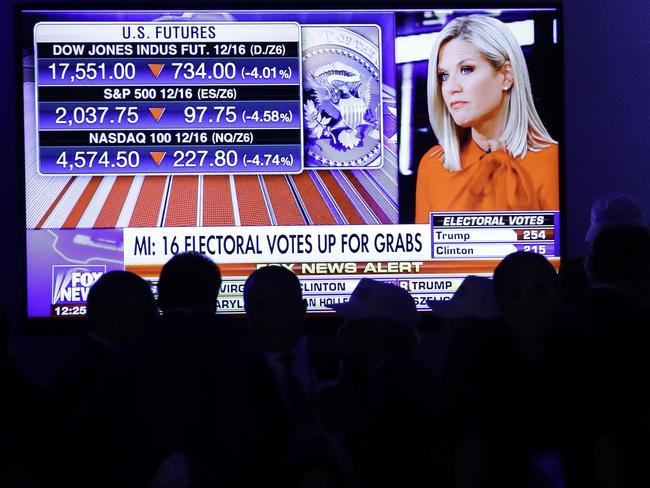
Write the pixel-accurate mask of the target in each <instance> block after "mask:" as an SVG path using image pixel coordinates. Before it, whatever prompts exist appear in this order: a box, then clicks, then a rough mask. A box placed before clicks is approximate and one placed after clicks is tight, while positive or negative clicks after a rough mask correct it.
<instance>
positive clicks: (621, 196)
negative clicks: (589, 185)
mask: <svg viewBox="0 0 650 488" xmlns="http://www.w3.org/2000/svg"><path fill="white" fill-rule="evenodd" d="M621 225H626V226H635V227H644V226H645V217H644V216H643V212H642V211H641V207H640V206H639V203H638V202H637V201H636V199H635V198H634V197H633V196H632V195H628V194H626V193H612V194H610V195H605V196H602V197H599V198H597V199H596V200H595V201H594V203H593V205H592V206H591V224H590V226H589V230H588V231H587V234H586V235H585V242H586V243H587V245H588V246H589V247H591V246H592V245H593V243H594V239H596V236H597V235H598V233H599V232H600V231H601V230H603V229H605V228H607V227H612V226H621Z"/></svg>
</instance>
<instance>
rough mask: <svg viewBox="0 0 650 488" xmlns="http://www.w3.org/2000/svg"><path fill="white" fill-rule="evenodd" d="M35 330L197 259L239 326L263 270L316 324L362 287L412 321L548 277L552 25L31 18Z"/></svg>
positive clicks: (486, 20)
mask: <svg viewBox="0 0 650 488" xmlns="http://www.w3.org/2000/svg"><path fill="white" fill-rule="evenodd" d="M19 20H20V29H21V31H20V32H21V43H22V45H21V49H22V56H21V63H22V70H23V90H22V92H23V114H24V115H23V117H24V148H25V209H26V214H25V215H26V222H25V224H26V258H27V263H26V273H27V294H26V298H27V314H28V316H29V317H51V316H72V315H83V314H84V313H85V302H86V298H87V295H88V290H89V288H90V287H91V286H92V284H93V283H94V282H95V281H96V280H97V278H98V277H99V276H101V275H102V274H103V273H106V272H108V271H111V270H122V269H124V270H128V271H132V272H134V273H137V274H138V275H140V276H142V277H144V278H146V279H147V280H149V281H150V282H151V284H152V286H153V287H154V290H155V285H156V281H157V278H158V276H159V273H160V270H161V267H162V266H163V265H164V264H165V262H166V261H167V260H169V259H170V258H171V257H172V256H173V255H175V254H177V253H181V252H188V251H195V252H200V253H203V254H206V255H207V256H209V257H210V258H212V259H213V260H214V262H215V263H217V264H218V265H219V267H220V269H221V273H222V275H223V285H222V289H221V293H220V295H219V301H218V311H220V312H225V313H239V312H242V311H243V299H242V292H243V285H244V282H245V280H246V278H247V277H248V275H249V274H250V273H251V272H252V271H254V270H255V269H256V268H258V267H260V266H265V265H278V266H285V267H287V268H289V269H290V270H292V271H293V272H295V273H296V274H297V275H298V276H299V278H300V280H301V283H302V286H303V294H304V297H305V299H306V300H307V304H308V310H309V311H310V312H325V311H328V310H329V309H328V306H329V305H331V304H333V303H337V302H341V301H345V300H347V299H348V297H349V295H350V293H351V292H352V290H353V289H354V287H355V286H356V284H357V282H358V281H359V280H360V279H361V278H363V277H371V278H374V279H377V280H382V281H387V282H391V283H395V284H397V285H399V286H401V287H404V288H405V289H407V290H408V291H409V292H411V294H412V296H413V298H414V299H415V301H416V304H417V306H418V308H419V309H421V310H426V309H428V305H427V301H428V300H445V299H448V298H450V297H451V296H452V295H453V293H454V291H455V290H456V288H457V287H458V285H459V284H460V282H461V281H462V280H463V278H464V277H465V276H467V275H468V274H475V275H483V276H490V275H491V274H492V272H493V270H494V267H495V266H496V264H497V263H498V262H499V260H500V259H501V258H502V257H504V256H505V255H507V254H509V253H511V252H514V251H517V250H521V251H532V252H537V253H541V254H544V255H545V256H547V257H548V258H549V260H551V262H552V263H554V264H555V265H556V266H557V265H559V258H560V217H559V215H560V214H559V211H560V203H559V202H560V185H559V157H558V154H559V151H558V148H559V144H561V142H562V141H561V137H562V124H563V118H562V117H563V116H562V113H563V106H562V99H563V98H562V83H563V77H562V65H561V46H560V45H559V40H558V32H559V26H558V21H559V12H558V10H557V8H555V7H549V8H535V9H527V10H522V9H494V8H490V6H489V5H486V8H485V9H482V10H351V11H325V10H319V11H316V10H315V11H300V10H262V11H246V10H230V11H180V10H179V11H151V10H147V11H142V10H137V11H136V10H133V11H117V10H115V11H110V10H106V11H80V10H74V11H73V10H23V11H21V12H20V15H19Z"/></svg>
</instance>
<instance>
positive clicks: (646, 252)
mask: <svg viewBox="0 0 650 488" xmlns="http://www.w3.org/2000/svg"><path fill="white" fill-rule="evenodd" d="M587 269H588V273H589V278H590V281H591V283H592V284H594V285H610V286H615V287H616V288H618V289H619V290H620V291H622V292H623V293H624V294H625V295H626V296H627V297H628V298H629V299H630V300H632V301H634V302H636V303H638V304H639V305H648V304H650V232H649V231H648V229H647V228H644V227H640V226H610V227H606V228H604V229H603V230H601V231H600V232H599V233H598V235H597V236H596V239H595V240H594V243H593V247H592V249H591V254H590V256H589V257H588V259H587Z"/></svg>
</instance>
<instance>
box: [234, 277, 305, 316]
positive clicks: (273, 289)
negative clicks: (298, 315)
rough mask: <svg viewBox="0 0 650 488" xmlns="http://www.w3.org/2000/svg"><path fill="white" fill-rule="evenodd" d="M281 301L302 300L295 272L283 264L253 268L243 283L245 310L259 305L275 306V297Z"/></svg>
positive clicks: (298, 301) (297, 301)
mask: <svg viewBox="0 0 650 488" xmlns="http://www.w3.org/2000/svg"><path fill="white" fill-rule="evenodd" d="M279 297H281V298H282V301H283V302H295V303H300V302H302V288H301V287H300V280H299V279H298V277H297V276H296V275H295V273H293V272H291V271H289V270H288V269H287V268H285V267H284V266H265V267H263V268H259V269H257V270H255V271H254V272H253V273H252V274H251V275H250V276H249V277H248V279H247V280H246V284H245V285H244V306H245V307H246V310H247V311H248V310H249V309H255V308H259V307H276V306H277V305H279V304H278V303H277V301H276V300H277V299H278V298H279Z"/></svg>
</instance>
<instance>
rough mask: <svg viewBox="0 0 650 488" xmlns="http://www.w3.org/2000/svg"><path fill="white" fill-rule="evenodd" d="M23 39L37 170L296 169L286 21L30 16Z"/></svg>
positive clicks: (292, 52)
mask: <svg viewBox="0 0 650 488" xmlns="http://www.w3.org/2000/svg"><path fill="white" fill-rule="evenodd" d="M89 40H92V42H91V41H89ZM34 43H35V46H34V52H35V58H36V59H35V66H36V89H37V104H36V114H37V121H38V123H37V124H38V125H37V128H38V148H37V154H38V156H39V172H40V173H41V174H48V175H83V174H89V175H113V174H121V175H126V174H170V173H172V174H204V173H210V174H247V173H256V174H259V173H264V174H268V173H279V174H288V173H299V172H301V171H302V169H303V147H304V144H303V129H302V112H303V104H302V77H301V64H302V56H301V53H302V49H301V29H300V26H299V25H298V24H297V23H295V22H230V23H229V22H214V23H209V22H201V23H192V22H184V23H182V24H179V23H177V22H176V23H174V22H156V23H137V22H119V23H110V22H75V23H65V22H42V23H39V24H37V25H36V26H35V27H34Z"/></svg>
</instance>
